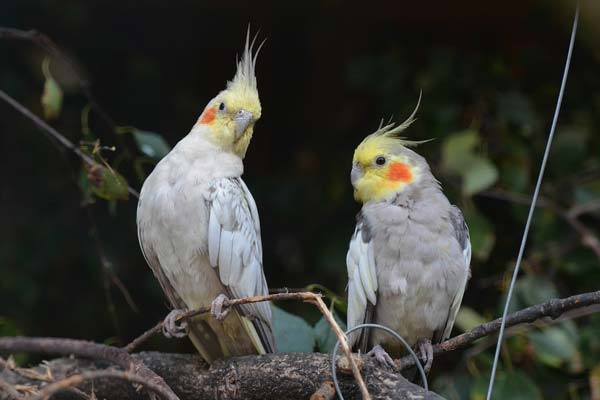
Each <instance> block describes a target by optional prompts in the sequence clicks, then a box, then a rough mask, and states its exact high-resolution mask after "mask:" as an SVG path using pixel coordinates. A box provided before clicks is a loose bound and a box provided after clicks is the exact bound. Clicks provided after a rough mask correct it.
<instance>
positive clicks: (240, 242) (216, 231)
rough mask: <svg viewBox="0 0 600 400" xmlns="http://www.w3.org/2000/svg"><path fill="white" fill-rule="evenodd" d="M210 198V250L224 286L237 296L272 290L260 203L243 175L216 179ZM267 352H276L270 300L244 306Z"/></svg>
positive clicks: (245, 312)
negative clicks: (265, 264)
mask: <svg viewBox="0 0 600 400" xmlns="http://www.w3.org/2000/svg"><path fill="white" fill-rule="evenodd" d="M212 189H213V190H212V191H211V198H210V199H209V209H210V214H209V223H208V226H209V230H208V252H209V259H210V263H211V265H212V266H213V267H214V268H216V269H217V270H218V274H219V278H220V280H221V282H222V283H223V285H225V286H226V287H227V288H228V290H229V291H230V293H231V295H232V296H234V297H236V298H241V297H250V296H257V295H266V294H268V293H269V288H268V286H267V281H266V279H265V276H264V273H263V268H262V244H261V239H260V222H259V219H258V211H257V209H256V203H255V202H254V199H253V198H252V195H251V194H250V191H249V190H248V188H247V187H246V185H245V184H244V182H243V181H242V179H241V178H224V179H220V180H218V181H216V182H215V183H214V185H213V187H212ZM240 309H241V311H242V313H243V314H244V316H246V317H247V318H248V319H250V321H252V324H253V325H254V327H255V329H256V331H257V332H258V335H259V337H260V340H261V342H262V345H263V346H264V348H265V351H267V352H269V353H270V352H274V351H275V340H274V337H273V333H272V326H271V305H270V303H269V302H261V303H253V304H244V305H241V306H240Z"/></svg>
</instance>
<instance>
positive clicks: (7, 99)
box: [0, 90, 140, 198]
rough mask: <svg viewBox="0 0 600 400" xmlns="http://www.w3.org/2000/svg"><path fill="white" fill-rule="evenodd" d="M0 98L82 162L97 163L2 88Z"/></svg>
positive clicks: (136, 194)
mask: <svg viewBox="0 0 600 400" xmlns="http://www.w3.org/2000/svg"><path fill="white" fill-rule="evenodd" d="M0 99H2V100H4V101H5V102H6V103H8V104H9V105H10V106H12V107H13V108H14V109H15V110H17V111H18V112H20V113H21V114H22V115H24V116H25V117H26V118H28V119H29V120H30V121H31V122H33V123H34V124H35V125H36V126H37V127H38V128H39V129H40V130H41V131H42V132H44V133H45V134H46V135H48V136H49V137H51V138H52V139H54V140H56V141H57V142H58V143H60V144H61V145H62V146H64V147H65V148H67V149H69V150H71V151H72V152H73V153H75V154H76V155H77V156H78V157H79V158H81V159H82V160H83V162H85V163H86V164H88V165H89V166H94V165H97V163H96V161H95V160H94V159H93V158H92V157H90V156H89V155H87V154H86V153H84V152H83V151H81V149H79V147H77V146H75V145H74V144H73V142H71V141H70V140H69V139H67V138H66V137H65V136H64V135H63V134H61V133H59V132H58V131H57V130H56V129H54V128H53V127H52V126H50V125H48V124H47V123H46V121H44V120H43V119H41V118H40V117H38V116H37V115H35V114H34V113H32V112H31V111H29V109H27V108H26V107H25V106H23V105H22V104H21V103H19V102H18V101H16V100H15V99H13V98H12V97H10V96H9V95H8V94H6V93H5V92H4V91H3V90H0ZM127 190H128V191H129V193H130V194H131V195H132V196H134V197H135V198H139V197H140V194H139V193H138V192H137V190H135V189H133V188H132V187H131V186H127Z"/></svg>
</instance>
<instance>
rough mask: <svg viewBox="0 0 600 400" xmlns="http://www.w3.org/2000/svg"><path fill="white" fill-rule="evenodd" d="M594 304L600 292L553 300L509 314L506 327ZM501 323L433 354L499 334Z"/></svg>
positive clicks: (403, 364)
mask: <svg viewBox="0 0 600 400" xmlns="http://www.w3.org/2000/svg"><path fill="white" fill-rule="evenodd" d="M593 304H600V291H597V292H589V293H582V294H578V295H575V296H571V297H566V298H564V299H552V300H550V301H548V302H546V303H542V304H538V305H535V306H531V307H528V308H525V309H523V310H520V311H517V312H514V313H512V314H509V315H508V316H507V317H506V327H509V326H515V325H518V324H523V323H531V322H534V321H537V320H538V319H540V318H544V317H550V318H552V319H556V318H558V317H560V316H561V315H562V314H564V313H565V312H567V311H570V310H574V309H578V308H583V307H588V306H590V305H593ZM501 322H502V318H498V319H495V320H493V321H490V322H486V323H485V324H482V325H479V326H478V327H476V328H473V329H472V330H470V331H468V332H465V333H463V334H461V335H458V336H455V337H453V338H452V339H448V340H446V341H445V342H442V343H440V344H436V345H435V346H433V354H434V355H438V354H442V353H447V352H449V351H454V350H458V349H462V348H464V347H467V346H468V345H469V344H471V343H473V342H474V341H475V340H477V339H480V338H482V337H485V336H489V335H491V334H493V333H496V332H498V331H499V330H500V324H501ZM396 362H397V363H398V364H399V366H400V368H401V369H405V368H409V367H412V366H413V365H414V360H413V359H412V357H403V358H402V359H400V360H398V361H396Z"/></svg>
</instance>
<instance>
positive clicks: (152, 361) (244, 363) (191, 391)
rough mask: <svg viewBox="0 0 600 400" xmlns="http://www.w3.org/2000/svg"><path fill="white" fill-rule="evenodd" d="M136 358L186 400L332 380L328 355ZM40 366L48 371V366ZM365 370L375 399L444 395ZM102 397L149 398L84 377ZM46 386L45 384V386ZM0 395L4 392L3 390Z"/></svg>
mask: <svg viewBox="0 0 600 400" xmlns="http://www.w3.org/2000/svg"><path fill="white" fill-rule="evenodd" d="M133 358H134V359H135V360H137V361H138V362H140V363H143V364H145V365H147V366H148V367H149V368H151V369H152V370H154V371H155V372H156V373H157V374H159V375H161V376H163V377H164V379H165V381H166V382H167V383H168V384H169V386H170V387H172V388H173V389H174V390H175V392H176V393H177V395H178V396H179V398H180V399H181V400H188V399H190V400H191V399H194V400H204V399H211V400H212V399H223V400H232V399H244V400H253V399H260V400H271V399H273V400H280V399H282V398H283V399H288V400H294V399H308V398H309V397H310V396H311V395H313V394H314V393H315V392H316V391H317V389H319V387H320V386H321V385H322V384H323V383H324V382H326V381H330V380H331V368H330V363H329V356H328V355H326V354H317V353H312V354H306V353H290V354H267V355H263V356H245V357H235V358H230V359H227V360H221V361H217V362H215V363H214V364H213V365H212V366H211V367H210V368H209V367H207V365H206V364H205V363H204V362H203V361H202V360H201V359H200V357H199V356H197V355H187V354H165V353H154V352H149V353H145V352H144V353H138V354H135V355H133ZM47 365H48V367H49V368H50V369H51V370H52V374H53V376H55V377H56V378H57V379H62V378H64V377H66V376H71V375H73V374H75V375H79V374H82V373H86V374H88V373H90V372H93V371H97V369H104V368H106V365H105V364H103V363H98V362H95V361H90V360H84V359H56V360H53V361H51V362H50V363H49V364H47ZM36 368H39V369H40V371H43V367H36ZM362 371H363V374H364V377H365V380H366V384H367V386H368V388H369V392H370V393H371V396H372V397H373V398H374V399H398V400H409V399H427V400H438V399H441V398H440V397H439V396H438V395H436V394H435V393H433V392H426V391H425V390H424V389H423V388H421V387H419V386H417V385H414V384H412V383H410V382H408V381H406V380H405V379H404V378H403V377H402V376H401V375H400V374H397V373H394V372H393V371H391V370H389V369H387V368H383V367H379V366H378V365H377V364H376V363H375V362H373V360H370V359H366V358H365V364H364V366H363V369H362ZM339 378H340V384H341V388H342V392H343V394H344V397H345V398H346V399H361V398H362V396H361V393H360V390H359V388H358V386H357V384H356V382H355V380H354V378H353V377H352V376H345V375H343V374H339ZM0 379H4V380H6V381H7V382H9V383H11V384H13V385H15V384H27V385H31V386H33V387H36V388H39V387H40V386H41V385H42V383H41V382H39V381H35V380H28V379H27V378H25V377H22V376H19V375H17V374H13V373H11V372H10V371H7V370H5V371H0ZM92 384H93V389H94V393H95V395H96V397H97V398H99V399H102V398H107V399H122V400H133V399H147V398H148V397H147V395H146V394H144V393H139V392H137V391H136V390H135V389H134V388H133V387H132V386H131V384H130V383H129V382H126V381H121V380H115V379H112V380H109V379H101V380H94V381H93V382H91V381H86V382H83V383H82V384H80V385H78V386H77V387H78V388H79V389H81V390H83V391H84V392H86V393H90V392H91V389H92ZM42 387H43V386H42ZM0 397H2V395H1V394H0ZM74 398H76V397H75V395H73V394H72V393H68V392H61V393H60V394H59V395H55V397H53V399H74Z"/></svg>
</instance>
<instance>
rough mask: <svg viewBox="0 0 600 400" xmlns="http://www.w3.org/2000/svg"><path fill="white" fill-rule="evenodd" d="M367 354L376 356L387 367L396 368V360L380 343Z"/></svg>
mask: <svg viewBox="0 0 600 400" xmlns="http://www.w3.org/2000/svg"><path fill="white" fill-rule="evenodd" d="M367 355H368V356H370V357H374V358H375V359H376V360H377V362H378V363H379V364H381V365H383V366H385V367H388V368H391V369H396V364H395V363H394V360H392V357H390V355H389V354H388V353H387V352H386V351H385V350H384V349H383V347H381V346H380V345H377V346H375V347H373V348H372V349H371V351H369V352H368V353H367Z"/></svg>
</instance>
